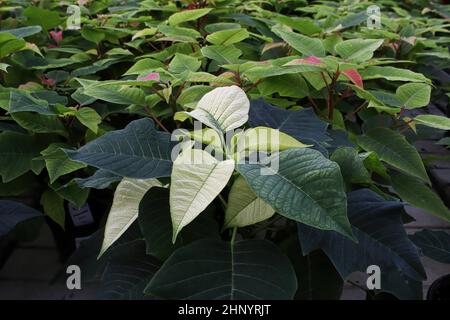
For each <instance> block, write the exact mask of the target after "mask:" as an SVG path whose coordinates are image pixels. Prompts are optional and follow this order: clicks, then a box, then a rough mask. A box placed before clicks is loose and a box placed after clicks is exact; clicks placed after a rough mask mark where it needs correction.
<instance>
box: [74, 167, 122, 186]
mask: <svg viewBox="0 0 450 320" xmlns="http://www.w3.org/2000/svg"><path fill="white" fill-rule="evenodd" d="M73 180H74V181H75V182H76V183H77V184H78V186H79V187H80V188H82V189H85V188H94V189H105V188H107V187H109V185H110V184H111V183H114V182H117V181H120V180H122V177H120V176H118V175H115V174H114V173H111V172H109V171H107V170H103V169H99V170H97V171H95V173H94V174H93V175H92V176H90V177H87V178H84V179H81V178H75V179H73Z"/></svg>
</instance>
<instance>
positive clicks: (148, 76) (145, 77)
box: [138, 72, 160, 81]
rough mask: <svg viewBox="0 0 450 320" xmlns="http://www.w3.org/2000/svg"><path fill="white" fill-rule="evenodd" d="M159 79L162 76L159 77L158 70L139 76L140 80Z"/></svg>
mask: <svg viewBox="0 0 450 320" xmlns="http://www.w3.org/2000/svg"><path fill="white" fill-rule="evenodd" d="M159 79H160V77H159V73H158V72H152V73H149V74H148V75H146V76H143V77H139V78H138V80H141V81H159Z"/></svg>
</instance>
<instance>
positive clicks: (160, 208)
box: [138, 187, 219, 260]
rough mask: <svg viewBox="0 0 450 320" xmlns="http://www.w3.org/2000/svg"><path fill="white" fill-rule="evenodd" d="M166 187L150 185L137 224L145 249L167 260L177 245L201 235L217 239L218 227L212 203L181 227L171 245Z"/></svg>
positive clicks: (141, 204)
mask: <svg viewBox="0 0 450 320" xmlns="http://www.w3.org/2000/svg"><path fill="white" fill-rule="evenodd" d="M169 194H170V192H169V189H167V188H160V187H154V188H151V189H150V190H149V191H148V192H147V193H146V194H145V196H144V197H143V198H142V200H141V203H140V204H139V217H138V220H139V226H140V229H141V232H142V235H143V236H144V239H145V243H146V248H147V249H146V252H147V254H149V255H152V256H154V257H156V258H158V259H161V260H166V259H167V257H168V256H170V254H171V253H172V252H173V251H174V250H175V249H177V248H179V247H182V246H184V245H186V244H188V243H191V242H193V241H195V240H199V239H202V238H212V239H218V238H219V226H218V224H217V222H216V221H215V220H214V217H213V215H212V214H215V211H214V210H210V209H214V206H213V205H211V206H209V207H208V208H206V210H205V212H204V213H203V214H201V215H200V216H199V217H198V218H197V219H195V220H194V221H193V222H192V223H190V224H189V225H188V226H186V228H184V229H183V230H182V231H181V232H180V234H179V235H178V237H177V241H176V242H175V244H172V221H171V219H170V204H169Z"/></svg>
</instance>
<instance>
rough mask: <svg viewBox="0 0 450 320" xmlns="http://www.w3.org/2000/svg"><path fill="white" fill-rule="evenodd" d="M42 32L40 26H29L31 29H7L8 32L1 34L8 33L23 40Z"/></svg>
mask: <svg viewBox="0 0 450 320" xmlns="http://www.w3.org/2000/svg"><path fill="white" fill-rule="evenodd" d="M41 31H42V28H41V27H40V26H29V27H20V28H14V29H6V30H2V31H0V33H6V32H7V33H10V34H12V35H13V36H15V37H17V38H19V39H22V38H26V37H29V36H32V35H34V34H36V33H39V32H41Z"/></svg>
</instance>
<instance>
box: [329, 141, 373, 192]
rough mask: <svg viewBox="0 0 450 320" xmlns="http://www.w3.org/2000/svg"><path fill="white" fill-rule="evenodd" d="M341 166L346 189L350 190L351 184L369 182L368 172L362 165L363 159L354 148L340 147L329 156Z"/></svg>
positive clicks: (370, 181)
mask: <svg viewBox="0 0 450 320" xmlns="http://www.w3.org/2000/svg"><path fill="white" fill-rule="evenodd" d="M330 160H333V161H334V162H336V163H337V164H338V165H339V167H340V168H341V173H342V176H343V177H344V181H345V183H346V185H347V190H351V185H352V184H371V183H372V180H371V178H370V174H369V172H368V171H367V169H366V167H365V166H364V163H363V160H362V159H361V158H360V157H359V155H358V153H357V152H356V150H355V149H354V148H351V147H341V148H337V149H336V151H334V152H333V154H332V155H331V157H330Z"/></svg>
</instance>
